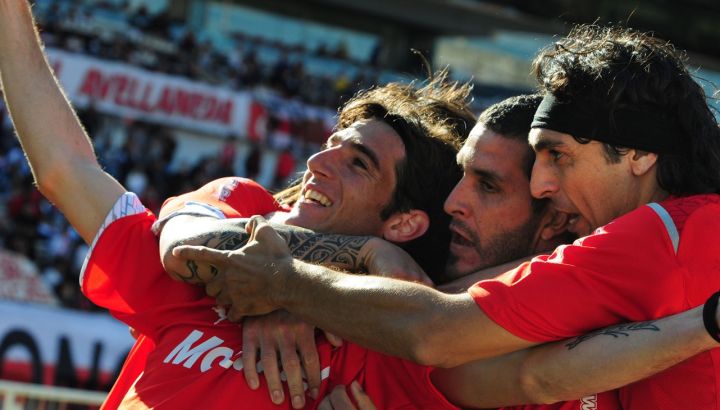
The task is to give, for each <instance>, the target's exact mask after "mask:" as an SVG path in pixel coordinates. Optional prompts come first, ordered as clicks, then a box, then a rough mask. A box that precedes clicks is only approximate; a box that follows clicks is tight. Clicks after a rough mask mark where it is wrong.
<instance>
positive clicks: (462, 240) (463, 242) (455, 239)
mask: <svg viewBox="0 0 720 410" xmlns="http://www.w3.org/2000/svg"><path fill="white" fill-rule="evenodd" d="M450 241H451V242H452V243H454V244H455V245H460V246H473V245H474V244H473V243H472V241H470V240H469V239H467V238H466V237H464V236H462V235H460V234H458V233H456V232H453V233H452V237H451V239H450Z"/></svg>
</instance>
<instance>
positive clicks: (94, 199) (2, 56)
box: [0, 0, 125, 243]
mask: <svg viewBox="0 0 720 410" xmlns="http://www.w3.org/2000/svg"><path fill="white" fill-rule="evenodd" d="M0 80H2V86H3V89H4V93H5V99H6V103H7V107H8V111H9V113H10V116H11V118H12V121H13V123H14V125H15V130H16V131H17V134H18V137H19V139H20V143H21V144H22V147H23V150H24V151H25V154H26V155H27V158H28V161H29V163H30V167H31V168H32V172H33V176H34V177H35V183H36V184H37V186H38V189H40V191H41V192H42V193H43V195H45V196H46V197H47V198H48V199H49V200H50V201H51V202H53V203H54V204H55V205H56V206H57V207H58V208H59V209H60V210H61V211H62V212H63V213H64V214H65V216H66V217H67V219H68V220H69V221H70V223H71V224H72V225H73V227H74V228H75V229H76V230H77V231H78V233H79V234H80V236H82V238H83V239H84V240H85V241H86V242H88V243H89V242H91V241H92V240H93V238H94V237H95V234H96V233H97V231H98V229H99V228H100V226H101V225H102V222H103V220H104V218H105V216H106V214H107V213H108V212H109V210H110V208H111V207H112V205H113V204H114V203H115V201H116V200H117V199H118V197H119V196H120V195H121V194H122V193H123V192H124V191H125V190H124V189H123V187H122V186H121V185H120V184H119V183H118V182H117V181H115V179H113V178H112V177H111V176H109V175H108V174H106V173H105V172H103V171H102V169H101V168H100V166H99V164H98V162H97V159H96V158H95V153H94V152H93V149H92V144H91V143H90V140H89V139H88V137H87V135H86V134H85V131H84V130H83V128H82V126H81V125H80V122H79V121H78V119H77V116H76V115H75V112H74V111H73V109H72V108H71V106H70V104H69V102H68V101H67V99H66V98H65V95H64V94H63V92H62V90H61V89H60V86H59V85H58V83H57V80H56V79H55V77H54V76H53V74H52V72H51V70H50V67H49V66H48V64H47V61H46V59H45V55H44V54H43V51H42V46H41V44H40V39H39V36H38V34H37V30H36V29H35V24H34V21H33V18H32V14H31V12H30V7H29V6H28V2H27V1H23V0H0Z"/></svg>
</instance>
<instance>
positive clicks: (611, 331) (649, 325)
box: [565, 321, 660, 350]
mask: <svg viewBox="0 0 720 410" xmlns="http://www.w3.org/2000/svg"><path fill="white" fill-rule="evenodd" d="M640 330H651V331H653V332H659V331H660V328H659V327H657V326H656V325H655V321H648V322H638V323H629V324H623V325H617V326H612V327H608V328H605V329H600V330H596V331H594V332H590V333H588V334H586V335H582V336H579V337H577V338H575V340H573V341H572V342H570V343H568V344H566V345H565V347H567V349H568V350H572V349H574V348H576V347H577V346H578V345H579V344H580V343H582V342H584V341H586V340H589V339H592V338H593V337H595V336H612V337H614V338H616V339H617V338H619V337H620V336H625V337H629V336H630V332H636V331H640Z"/></svg>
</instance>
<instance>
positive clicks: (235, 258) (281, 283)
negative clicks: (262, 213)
mask: <svg viewBox="0 0 720 410" xmlns="http://www.w3.org/2000/svg"><path fill="white" fill-rule="evenodd" d="M246 229H247V231H248V233H249V234H250V239H249V240H248V243H247V245H245V246H244V247H242V248H240V249H238V250H234V251H220V250H216V249H212V248H207V247H203V246H178V247H176V248H175V249H173V251H172V254H173V255H174V256H175V257H179V258H182V259H184V260H186V261H193V262H195V263H197V264H208V265H210V266H211V267H212V269H213V270H214V277H213V278H212V279H210V280H209V281H208V282H207V284H206V286H205V292H206V293H207V294H208V295H209V296H210V297H213V298H215V300H216V302H217V304H218V305H220V306H226V307H227V318H228V319H229V320H231V321H234V322H237V321H238V320H240V319H241V318H242V317H243V316H248V315H262V314H266V313H270V312H272V311H274V310H276V309H278V308H279V307H280V306H279V304H278V303H277V302H276V300H277V298H278V295H280V294H281V293H282V292H283V291H285V283H286V282H287V278H288V276H289V275H290V274H292V264H293V259H292V256H291V255H290V251H289V249H288V247H287V244H286V243H285V241H284V240H283V239H282V237H280V236H279V235H278V234H277V232H275V231H274V230H273V228H272V227H271V226H270V225H268V223H267V222H266V221H265V219H263V218H262V217H253V218H252V219H251V220H250V222H249V223H248V225H247V227H246Z"/></svg>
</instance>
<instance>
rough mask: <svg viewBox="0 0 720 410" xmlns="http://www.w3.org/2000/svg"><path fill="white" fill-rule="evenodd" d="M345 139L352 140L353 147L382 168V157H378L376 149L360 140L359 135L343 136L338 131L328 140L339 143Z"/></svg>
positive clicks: (376, 166)
mask: <svg viewBox="0 0 720 410" xmlns="http://www.w3.org/2000/svg"><path fill="white" fill-rule="evenodd" d="M344 139H347V140H348V141H349V142H350V147H352V149H354V150H355V151H358V152H360V153H362V154H364V155H365V156H367V157H368V158H369V159H370V162H372V163H373V165H374V166H375V168H376V169H380V159H379V158H378V156H377V154H376V153H375V151H373V150H371V149H370V148H368V147H367V146H366V145H364V144H362V143H360V142H358V139H359V138H357V136H349V137H348V138H343V137H342V136H341V135H339V134H337V133H336V134H333V135H331V136H330V138H328V141H327V142H328V143H330V144H332V143H339V142H340V141H342V140H344Z"/></svg>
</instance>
